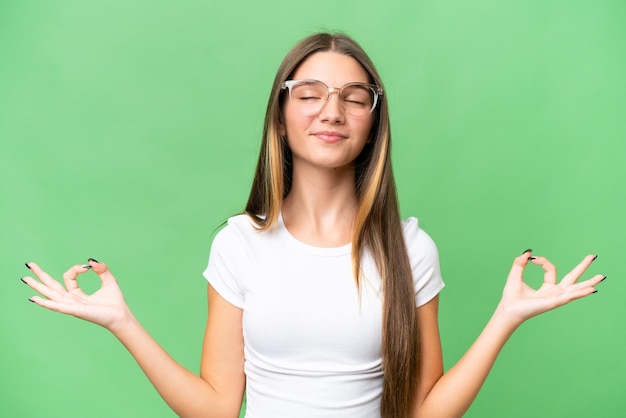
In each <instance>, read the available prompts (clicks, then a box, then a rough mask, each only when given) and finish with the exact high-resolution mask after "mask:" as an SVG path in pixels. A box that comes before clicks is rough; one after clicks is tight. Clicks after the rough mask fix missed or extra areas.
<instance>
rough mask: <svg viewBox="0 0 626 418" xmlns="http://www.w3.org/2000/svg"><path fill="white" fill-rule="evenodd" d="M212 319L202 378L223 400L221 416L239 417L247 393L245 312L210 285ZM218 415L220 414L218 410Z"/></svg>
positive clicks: (206, 341)
mask: <svg viewBox="0 0 626 418" xmlns="http://www.w3.org/2000/svg"><path fill="white" fill-rule="evenodd" d="M208 293H209V295H208V298H209V316H208V319H207V324H206V331H205V335H204V343H203V346H202V362H201V365H200V376H202V378H203V379H204V380H206V381H207V382H208V383H209V384H210V385H211V386H212V387H213V389H214V390H215V392H216V393H217V394H218V396H219V398H220V402H219V405H220V408H219V409H220V413H218V414H216V415H218V416H232V417H238V416H239V410H240V408H241V402H242V399H243V393H244V390H245V384H246V378H245V374H244V369H243V367H244V352H243V328H242V323H241V320H242V314H243V311H242V310H241V309H240V308H237V307H235V306H233V305H231V304H230V303H228V302H227V301H226V300H225V299H224V298H223V297H222V296H220V295H219V293H217V292H216V291H215V289H214V288H213V286H211V285H209V290H208ZM216 412H217V411H216Z"/></svg>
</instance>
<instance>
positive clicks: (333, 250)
mask: <svg viewBox="0 0 626 418" xmlns="http://www.w3.org/2000/svg"><path fill="white" fill-rule="evenodd" d="M278 233H279V235H280V236H281V238H283V239H284V240H285V241H287V242H288V243H289V245H290V246H292V247H295V248H298V249H299V250H301V251H304V252H306V253H308V254H313V255H317V256H324V257H337V256H342V255H346V254H350V251H351V250H352V243H347V244H344V245H341V246H339V247H317V246H315V245H310V244H306V243H304V242H302V241H300V240H298V239H297V238H296V237H294V236H293V235H291V232H289V230H288V229H287V226H286V225H285V221H284V220H283V214H282V212H281V213H279V215H278Z"/></svg>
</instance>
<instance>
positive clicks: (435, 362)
mask: <svg viewBox="0 0 626 418" xmlns="http://www.w3.org/2000/svg"><path fill="white" fill-rule="evenodd" d="M438 314H439V295H437V296H435V297H434V298H433V299H432V300H430V301H429V302H427V303H426V304H424V305H422V306H420V307H419V308H417V321H418V324H419V325H418V326H419V340H420V356H419V361H418V384H417V394H416V396H415V405H416V410H419V405H421V404H422V402H423V401H424V399H425V398H426V396H428V393H429V392H430V390H431V389H432V388H433V386H434V385H435V383H437V381H438V380H439V379H440V378H441V376H443V354H442V350H441V339H440V336H439V320H438Z"/></svg>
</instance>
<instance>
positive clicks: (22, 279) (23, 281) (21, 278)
mask: <svg viewBox="0 0 626 418" xmlns="http://www.w3.org/2000/svg"><path fill="white" fill-rule="evenodd" d="M20 280H21V281H22V283H26V280H24V278H23V277H20ZM602 280H604V279H602Z"/></svg>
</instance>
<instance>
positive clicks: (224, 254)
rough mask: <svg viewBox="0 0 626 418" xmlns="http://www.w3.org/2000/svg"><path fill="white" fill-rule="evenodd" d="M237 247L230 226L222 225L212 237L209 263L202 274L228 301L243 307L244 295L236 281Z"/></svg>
mask: <svg viewBox="0 0 626 418" xmlns="http://www.w3.org/2000/svg"><path fill="white" fill-rule="evenodd" d="M237 248H238V243H237V236H236V234H235V233H234V231H233V230H232V227H230V226H226V227H224V229H222V230H221V231H220V232H218V233H217V235H216V236H215V238H214V239H213V244H211V253H210V255H209V265H208V266H207V268H206V270H204V272H203V273H202V274H203V276H204V277H205V278H206V279H207V280H208V281H209V284H210V285H211V286H213V288H214V289H215V290H216V291H217V293H219V294H220V296H222V297H223V298H224V299H225V300H226V301H227V302H228V303H230V304H231V305H234V306H236V307H238V308H243V302H244V296H243V292H242V291H241V286H240V285H239V283H238V281H237V278H238V277H241V276H240V274H238V271H237V266H238V265H239V263H238V262H237V257H238V256H239V253H240V252H239V251H237Z"/></svg>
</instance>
